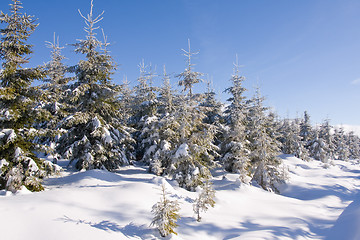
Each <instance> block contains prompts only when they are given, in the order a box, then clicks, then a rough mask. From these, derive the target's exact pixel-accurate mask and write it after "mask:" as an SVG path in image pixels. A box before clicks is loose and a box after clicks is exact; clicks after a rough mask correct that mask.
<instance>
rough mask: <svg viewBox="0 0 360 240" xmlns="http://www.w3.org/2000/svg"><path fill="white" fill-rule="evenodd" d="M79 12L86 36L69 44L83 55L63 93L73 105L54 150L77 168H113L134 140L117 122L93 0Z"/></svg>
mask: <svg viewBox="0 0 360 240" xmlns="http://www.w3.org/2000/svg"><path fill="white" fill-rule="evenodd" d="M79 13H80V15H81V16H82V18H84V20H85V23H86V27H85V31H86V33H87V36H86V39H85V40H79V42H78V43H76V44H73V45H74V46H75V52H76V53H79V54H83V55H85V58H86V59H85V60H80V62H79V63H78V64H77V65H76V66H75V67H74V68H73V71H74V73H75V75H76V80H77V81H76V82H75V83H74V84H73V85H72V86H71V93H70V94H69V95H68V97H67V102H68V103H69V104H70V105H71V106H73V107H72V108H71V109H69V111H70V115H69V116H67V117H66V118H64V119H63V120H62V121H61V123H60V127H62V128H64V129H66V131H67V132H66V133H65V134H63V135H62V137H61V139H60V140H59V143H60V144H59V145H58V147H57V150H58V151H59V152H60V154H61V155H62V156H63V157H64V158H66V159H69V160H70V161H71V163H75V166H76V168H77V169H94V168H105V169H107V170H113V169H116V168H118V167H119V166H121V165H124V164H128V163H129V157H131V155H130V154H128V151H127V150H128V149H129V148H130V147H131V144H133V142H134V141H133V139H132V137H131V135H130V133H129V132H128V129H127V127H126V126H124V125H123V123H122V122H121V118H120V112H121V109H119V107H120V103H119V92H120V87H119V86H117V85H115V84H113V83H112V82H111V74H112V73H113V70H114V69H115V63H114V62H113V59H112V58H111V56H110V55H109V52H108V51H107V46H108V43H107V41H106V37H105V36H104V42H101V41H99V40H98V39H97V38H96V33H95V30H97V29H98V27H96V26H95V24H97V23H98V22H99V21H101V20H102V14H100V15H98V16H97V17H94V15H93V1H91V8H90V13H89V14H88V15H87V16H86V17H85V16H83V15H82V14H81V12H80V11H79Z"/></svg>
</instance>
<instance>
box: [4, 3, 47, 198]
mask: <svg viewBox="0 0 360 240" xmlns="http://www.w3.org/2000/svg"><path fill="white" fill-rule="evenodd" d="M21 9H22V6H21V2H20V1H18V0H13V1H12V4H10V11H11V14H5V13H3V12H1V13H0V23H1V24H4V27H3V28H1V29H0V33H1V42H0V60H1V61H2V70H1V71H0V162H1V163H0V166H1V169H0V189H7V190H11V191H16V190H18V189H20V188H21V186H23V185H25V186H26V187H27V188H28V189H29V190H31V191H40V190H42V189H43V187H42V186H41V181H40V178H42V177H43V171H42V170H41V164H42V162H41V160H40V159H38V158H36V157H35V155H34V154H33V152H34V150H35V148H36V145H35V144H34V143H33V140H34V137H35V136H36V135H37V131H36V130H35V129H34V128H32V126H33V125H34V123H35V121H36V120H38V119H39V120H41V119H43V118H45V117H46V114H44V112H43V111H41V110H34V108H35V106H36V102H37V96H38V95H40V92H39V91H38V90H37V89H36V88H33V87H31V83H32V82H33V80H35V79H41V78H42V77H43V73H42V71H41V69H40V68H24V67H23V65H24V64H26V63H28V59H29V55H30V54H31V53H32V50H31V48H32V45H29V44H27V42H26V41H27V40H28V38H29V36H30V35H31V34H32V33H33V32H34V30H35V28H36V27H37V25H38V24H36V23H35V20H34V19H33V17H32V16H29V15H27V14H26V13H24V14H23V13H21V12H20V11H21Z"/></svg>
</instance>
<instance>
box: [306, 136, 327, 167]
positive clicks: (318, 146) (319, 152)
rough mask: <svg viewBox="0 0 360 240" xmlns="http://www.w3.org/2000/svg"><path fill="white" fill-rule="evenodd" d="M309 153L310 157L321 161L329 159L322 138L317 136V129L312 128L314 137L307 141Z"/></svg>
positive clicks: (325, 161)
mask: <svg viewBox="0 0 360 240" xmlns="http://www.w3.org/2000/svg"><path fill="white" fill-rule="evenodd" d="M308 149H309V154H310V157H312V158H314V159H316V160H320V161H322V162H323V163H328V161H329V154H328V153H329V152H330V151H329V149H328V147H327V144H326V143H325V141H324V139H323V138H321V137H319V129H314V138H313V139H312V140H311V141H310V143H309V147H308Z"/></svg>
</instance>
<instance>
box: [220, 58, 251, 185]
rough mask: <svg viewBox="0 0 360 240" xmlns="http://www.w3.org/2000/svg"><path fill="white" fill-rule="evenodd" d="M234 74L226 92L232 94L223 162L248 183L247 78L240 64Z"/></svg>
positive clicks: (226, 112)
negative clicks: (240, 70) (241, 71)
mask: <svg viewBox="0 0 360 240" xmlns="http://www.w3.org/2000/svg"><path fill="white" fill-rule="evenodd" d="M234 66H235V67H234V74H233V76H232V78H231V82H232V86H231V87H229V88H228V89H226V90H225V91H226V92H228V93H230V94H231V97H230V98H229V99H228V101H229V102H230V104H229V105H228V106H227V108H226V110H225V124H226V128H225V132H224V133H223V135H224V136H223V139H224V140H223V142H222V144H221V150H222V162H223V165H224V168H225V170H227V171H229V172H237V173H240V179H241V181H243V182H246V181H247V176H248V175H249V172H250V159H249V154H250V151H249V149H248V142H247V139H246V121H247V115H248V106H247V102H246V100H245V96H244V92H245V91H246V89H245V88H244V87H243V86H242V85H243V82H244V80H245V77H243V76H240V73H239V64H238V63H237V62H236V63H235V64H234Z"/></svg>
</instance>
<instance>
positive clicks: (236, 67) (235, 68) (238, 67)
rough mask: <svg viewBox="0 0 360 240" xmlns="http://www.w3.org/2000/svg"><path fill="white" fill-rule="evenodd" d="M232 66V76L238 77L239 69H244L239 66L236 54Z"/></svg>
mask: <svg viewBox="0 0 360 240" xmlns="http://www.w3.org/2000/svg"><path fill="white" fill-rule="evenodd" d="M233 65H234V75H236V76H238V75H239V72H240V68H242V67H244V65H240V64H239V58H238V55H237V54H235V62H234V63H233Z"/></svg>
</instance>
